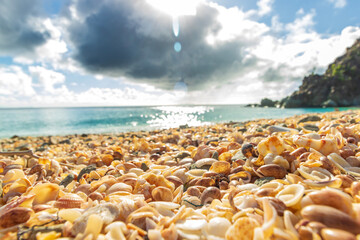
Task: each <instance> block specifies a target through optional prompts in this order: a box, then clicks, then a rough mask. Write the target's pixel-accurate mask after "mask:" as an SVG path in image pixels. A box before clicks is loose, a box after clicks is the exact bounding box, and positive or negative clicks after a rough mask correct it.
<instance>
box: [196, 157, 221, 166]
mask: <svg viewBox="0 0 360 240" xmlns="http://www.w3.org/2000/svg"><path fill="white" fill-rule="evenodd" d="M217 161H218V160H216V159H214V158H203V159H200V160H198V161H196V162H195V166H196V167H197V168H201V167H203V166H206V165H208V166H211V165H212V164H213V163H214V162H217Z"/></svg>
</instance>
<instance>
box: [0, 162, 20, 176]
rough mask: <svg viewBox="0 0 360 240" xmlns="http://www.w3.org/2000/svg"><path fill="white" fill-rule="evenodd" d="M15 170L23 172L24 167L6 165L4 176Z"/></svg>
mask: <svg viewBox="0 0 360 240" xmlns="http://www.w3.org/2000/svg"><path fill="white" fill-rule="evenodd" d="M14 169H18V170H22V165H20V164H9V165H6V166H5V167H4V170H3V172H2V174H3V175H6V173H7V172H8V171H10V170H14Z"/></svg>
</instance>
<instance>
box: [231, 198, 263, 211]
mask: <svg viewBox="0 0 360 240" xmlns="http://www.w3.org/2000/svg"><path fill="white" fill-rule="evenodd" d="M234 204H235V206H236V208H237V209H245V208H256V207H258V203H257V201H256V199H255V197H254V196H253V195H243V196H238V197H235V198H234Z"/></svg>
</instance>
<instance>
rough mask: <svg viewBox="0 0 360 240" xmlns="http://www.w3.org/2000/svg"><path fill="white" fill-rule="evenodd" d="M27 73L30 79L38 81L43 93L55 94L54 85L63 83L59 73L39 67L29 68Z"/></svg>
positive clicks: (63, 80) (63, 78) (61, 75)
mask: <svg viewBox="0 0 360 240" xmlns="http://www.w3.org/2000/svg"><path fill="white" fill-rule="evenodd" d="M29 72H30V74H31V76H32V77H34V78H36V79H38V81H39V83H40V86H41V87H42V88H43V89H44V91H45V92H49V93H55V87H54V86H55V85H56V84H61V83H64V82H65V76H64V75H63V74H61V73H58V72H55V71H52V70H48V69H46V68H44V67H40V66H30V67H29Z"/></svg>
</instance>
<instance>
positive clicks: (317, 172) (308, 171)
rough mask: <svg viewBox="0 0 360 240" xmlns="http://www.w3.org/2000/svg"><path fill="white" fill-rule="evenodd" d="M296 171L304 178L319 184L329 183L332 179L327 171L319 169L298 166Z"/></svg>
mask: <svg viewBox="0 0 360 240" xmlns="http://www.w3.org/2000/svg"><path fill="white" fill-rule="evenodd" d="M297 170H298V171H299V173H300V174H301V176H303V177H304V178H306V179H310V180H314V181H319V182H322V181H330V180H332V179H333V177H334V176H333V175H332V174H331V173H330V172H329V171H328V170H326V169H324V168H320V167H313V168H308V167H305V166H300V167H299V168H298V169H297Z"/></svg>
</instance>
